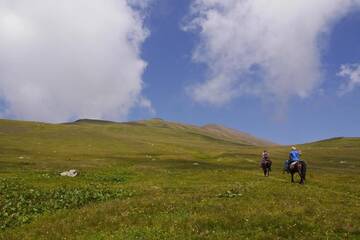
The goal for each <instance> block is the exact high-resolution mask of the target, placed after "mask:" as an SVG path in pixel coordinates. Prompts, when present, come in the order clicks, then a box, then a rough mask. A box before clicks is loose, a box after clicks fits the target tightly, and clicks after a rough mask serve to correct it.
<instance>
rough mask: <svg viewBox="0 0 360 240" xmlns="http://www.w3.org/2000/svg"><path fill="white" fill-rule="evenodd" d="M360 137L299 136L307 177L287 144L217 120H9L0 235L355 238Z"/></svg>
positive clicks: (1, 128)
mask: <svg viewBox="0 0 360 240" xmlns="http://www.w3.org/2000/svg"><path fill="white" fill-rule="evenodd" d="M263 144H267V145H266V148H267V149H268V150H269V151H270V154H271V158H272V160H273V171H272V172H271V174H270V177H268V178H265V177H263V176H262V172H261V170H260V169H259V164H258V163H259V158H260V155H261V152H262V150H263V148H264V146H263ZM359 146H360V138H336V139H328V140H323V141H319V142H314V143H309V144H303V145H299V146H298V147H299V148H300V149H301V150H302V152H303V155H302V157H303V158H304V159H305V160H306V161H307V163H308V173H307V181H306V184H305V185H304V186H300V185H299V184H291V183H290V179H289V176H288V175H287V174H284V173H283V172H282V164H283V161H284V160H285V159H286V158H287V155H288V151H289V146H280V145H274V144H271V143H269V142H268V141H264V140H259V139H257V138H254V137H252V136H249V135H247V134H244V133H239V132H237V131H234V130H231V129H226V128H224V127H221V126H217V125H207V126H203V127H199V126H192V125H186V124H180V123H173V122H168V121H164V120H161V119H152V120H147V121H138V122H126V123H116V122H109V121H99V120H88V119H83V120H78V121H75V122H72V123H64V124H46V123H38V122H23V121H10V120H0V229H1V231H0V239H6V240H11V239H64V238H66V239H130V240H131V239H134V240H135V239H178V240H183V239H214V240H215V239H216V240H218V239H358V238H360V217H359V216H360V215H359V214H358V209H359V208H360V176H359V169H360V147H359ZM72 168H75V169H77V170H79V172H80V175H79V176H77V177H75V178H67V177H60V176H59V173H60V172H61V171H64V170H69V169H72Z"/></svg>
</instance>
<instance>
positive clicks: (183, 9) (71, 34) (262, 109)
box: [0, 0, 360, 144]
mask: <svg viewBox="0 0 360 240" xmlns="http://www.w3.org/2000/svg"><path fill="white" fill-rule="evenodd" d="M36 1H37V2H38V4H37V5H38V6H41V7H35V6H33V5H29V3H26V1H25V0H16V1H14V2H13V3H10V1H4V3H1V4H0V36H2V39H3V40H0V51H2V52H3V53H4V54H2V57H0V116H1V117H3V118H12V119H25V120H37V121H47V122H61V121H67V120H74V119H76V118H84V117H87V118H102V119H112V120H119V121H121V120H138V119H147V118H152V117H159V118H163V119H166V120H170V121H177V122H183V123H189V124H197V125H204V124H208V123H216V124H221V125H224V126H226V127H231V128H234V129H238V130H241V131H245V132H248V133H251V134H253V135H255V136H259V137H263V138H266V139H269V140H272V141H275V142H278V143H286V144H292V143H303V142H309V141H314V140H319V139H324V138H330V137H336V136H360V126H359V122H360V84H359V82H360V80H359V79H360V10H359V9H360V2H359V1H358V0H342V1H330V2H329V1H328V0H319V1H318V2H316V4H315V3H314V2H312V1H309V2H308V1H294V4H293V3H286V4H283V5H281V4H279V3H280V2H281V1H274V2H273V3H274V4H273V6H271V7H268V6H267V5H266V1H265V2H264V1H262V0H254V1H220V0H215V1H209V0H183V1H175V0H172V1H171V0H152V1H134V2H137V4H138V2H141V3H142V4H141V6H140V7H139V5H137V6H136V7H134V8H133V6H128V4H127V3H126V1H124V0H109V4H104V2H102V1H100V0H96V1H94V2H93V3H91V4H95V5H94V8H86V7H87V6H89V3H88V2H87V1H86V0H79V1H77V2H76V3H74V2H72V1H71V0H64V2H63V6H56V5H54V4H53V5H51V4H49V5H47V4H44V3H45V2H44V1H43V0H36ZM51 1H53V0H51ZM55 2H56V1H55ZM119 3H121V4H119ZM194 3H197V4H196V5H194ZM214 3H215V5H214ZM264 3H265V5H264ZM66 4H69V5H70V6H71V7H72V8H71V9H72V11H69V10H68V9H69V8H66ZM96 4H97V5H96ZM112 4H113V5H112ZM314 4H315V5H314ZM34 5H36V4H34ZM135 5H136V4H135ZM53 6H56V8H53ZM191 6H192V7H191ZM62 7H63V8H62ZM272 8H273V9H272ZM27 9H29V10H27ZM95 9H100V10H95ZM191 9H192V10H191ZM244 9H250V10H246V11H245V10H244ZM268 9H270V10H268ZM30 10H31V12H32V13H33V14H28V12H27V11H30ZM37 13H39V14H38V15H37ZM44 13H46V14H44ZM315 13H316V14H315ZM89 19H91V20H89ZM254 19H256V21H254ZM47 22H50V23H52V24H53V25H56V28H54V27H53V26H52V25H51V24H50V25H46V23H47ZM49 26H50V27H49ZM89 26H90V27H91V28H89ZM114 36H116V37H114ZM119 36H120V37H119ZM129 36H131V38H130V39H129ZM120 38H121V39H123V40H121V41H122V42H121V43H119V40H118V39H120ZM114 39H115V40H114ZM342 66H343V68H342ZM12 69H16V71H12ZM341 72H342V74H341ZM351 74H352V75H351ZM340 75H342V76H340ZM119 79H121V81H119Z"/></svg>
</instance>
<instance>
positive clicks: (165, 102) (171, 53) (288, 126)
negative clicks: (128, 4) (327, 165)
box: [130, 0, 360, 143]
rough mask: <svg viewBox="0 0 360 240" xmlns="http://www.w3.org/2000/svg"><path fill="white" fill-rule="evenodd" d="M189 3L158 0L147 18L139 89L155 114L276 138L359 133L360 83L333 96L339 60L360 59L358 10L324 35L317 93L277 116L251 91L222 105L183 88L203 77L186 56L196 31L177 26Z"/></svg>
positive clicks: (292, 139)
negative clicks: (197, 98)
mask: <svg viewBox="0 0 360 240" xmlns="http://www.w3.org/2000/svg"><path fill="white" fill-rule="evenodd" d="M189 4H190V2H189V1H172V2H171V4H169V1H165V0H163V1H158V2H157V4H156V5H155V6H154V8H153V9H152V10H153V12H152V13H151V16H150V18H149V19H148V22H147V24H148V25H149V28H150V29H151V30H152V31H151V36H150V37H149V38H148V39H147V40H146V42H145V43H144V46H143V53H142V56H143V57H144V59H145V60H146V61H147V62H148V63H149V65H148V67H147V69H146V71H145V74H144V82H145V86H146V87H145V89H144V94H145V95H146V96H147V97H148V98H149V99H151V101H152V104H153V106H154V108H155V109H156V117H161V118H164V119H167V120H172V121H179V122H185V123H192V124H199V125H202V124H206V123H217V124H223V125H225V126H227V127H231V128H235V129H239V130H241V131H245V132H250V133H252V134H254V135H256V136H261V137H264V138H267V139H271V140H273V141H276V142H279V143H302V142H308V141H313V140H317V139H323V138H330V137H335V136H360V126H359V123H360V88H358V89H354V90H353V91H352V92H351V93H348V94H346V95H344V96H338V94H337V90H338V87H339V84H341V81H342V79H341V78H340V77H338V76H337V75H336V73H337V72H338V70H339V68H340V66H341V65H342V64H345V63H357V62H359V61H360V27H359V26H360V12H359V11H354V12H352V13H350V14H348V15H346V16H344V17H343V18H341V19H340V20H339V21H337V22H336V23H335V24H334V26H333V28H332V30H331V32H330V33H329V34H328V36H327V40H326V42H325V43H326V46H324V49H323V51H322V57H321V61H322V71H323V74H324V80H323V82H322V84H321V85H320V88H321V89H323V90H322V92H321V93H316V94H314V95H312V96H310V97H308V98H305V99H299V98H294V99H291V100H289V101H288V107H287V108H288V109H287V110H286V111H287V112H286V114H285V116H284V117H282V119H277V118H276V117H274V114H273V113H272V111H273V110H272V107H269V106H268V105H267V104H266V103H265V104H264V103H263V101H262V100H261V99H259V98H257V97H254V96H243V97H238V98H236V99H234V100H232V101H231V102H230V103H227V104H225V105H222V106H211V105H209V104H202V103H196V102H194V101H193V100H192V99H191V98H190V97H189V95H188V94H187V92H186V87H187V86H189V85H190V84H192V83H193V82H196V81H198V80H199V79H200V80H201V79H205V78H206V68H205V67H204V66H203V65H202V64H198V63H194V62H193V61H192V59H191V52H192V51H193V49H194V45H195V44H196V42H197V41H198V38H197V36H196V34H193V33H189V32H184V31H182V30H181V28H180V24H181V22H182V21H183V20H184V16H185V15H186V14H187V12H188V8H189ZM268 108H270V109H268ZM146 117H148V115H147V114H146V113H144V111H133V112H132V114H131V115H130V119H134V120H135V119H138V118H146Z"/></svg>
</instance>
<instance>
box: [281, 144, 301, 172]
mask: <svg viewBox="0 0 360 240" xmlns="http://www.w3.org/2000/svg"><path fill="white" fill-rule="evenodd" d="M300 155H301V151H298V150H297V149H296V147H295V146H292V147H291V151H290V153H289V160H287V161H285V166H284V169H285V171H287V172H289V168H290V164H291V163H293V162H297V161H300Z"/></svg>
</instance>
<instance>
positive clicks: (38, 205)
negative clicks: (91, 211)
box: [0, 179, 132, 229]
mask: <svg viewBox="0 0 360 240" xmlns="http://www.w3.org/2000/svg"><path fill="white" fill-rule="evenodd" d="M0 194H1V195H0V196H1V198H0V228H1V229H5V228H8V227H14V226H17V225H21V224H24V223H29V222H31V220H32V219H33V218H34V217H35V216H36V215H39V214H41V213H44V212H53V211H56V210H59V209H71V208H79V207H82V206H84V205H85V204H87V203H90V202H100V201H106V200H109V199H114V198H122V197H130V196H131V195H132V193H131V192H128V191H125V190H122V189H120V190H119V189H116V190H109V189H105V188H104V187H102V186H101V185H87V186H85V187H59V188H56V189H53V190H47V191H46V190H42V189H38V188H31V187H30V186H27V185H26V184H24V183H23V182H21V181H18V180H15V181H14V180H12V181H10V180H6V179H2V180H0Z"/></svg>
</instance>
